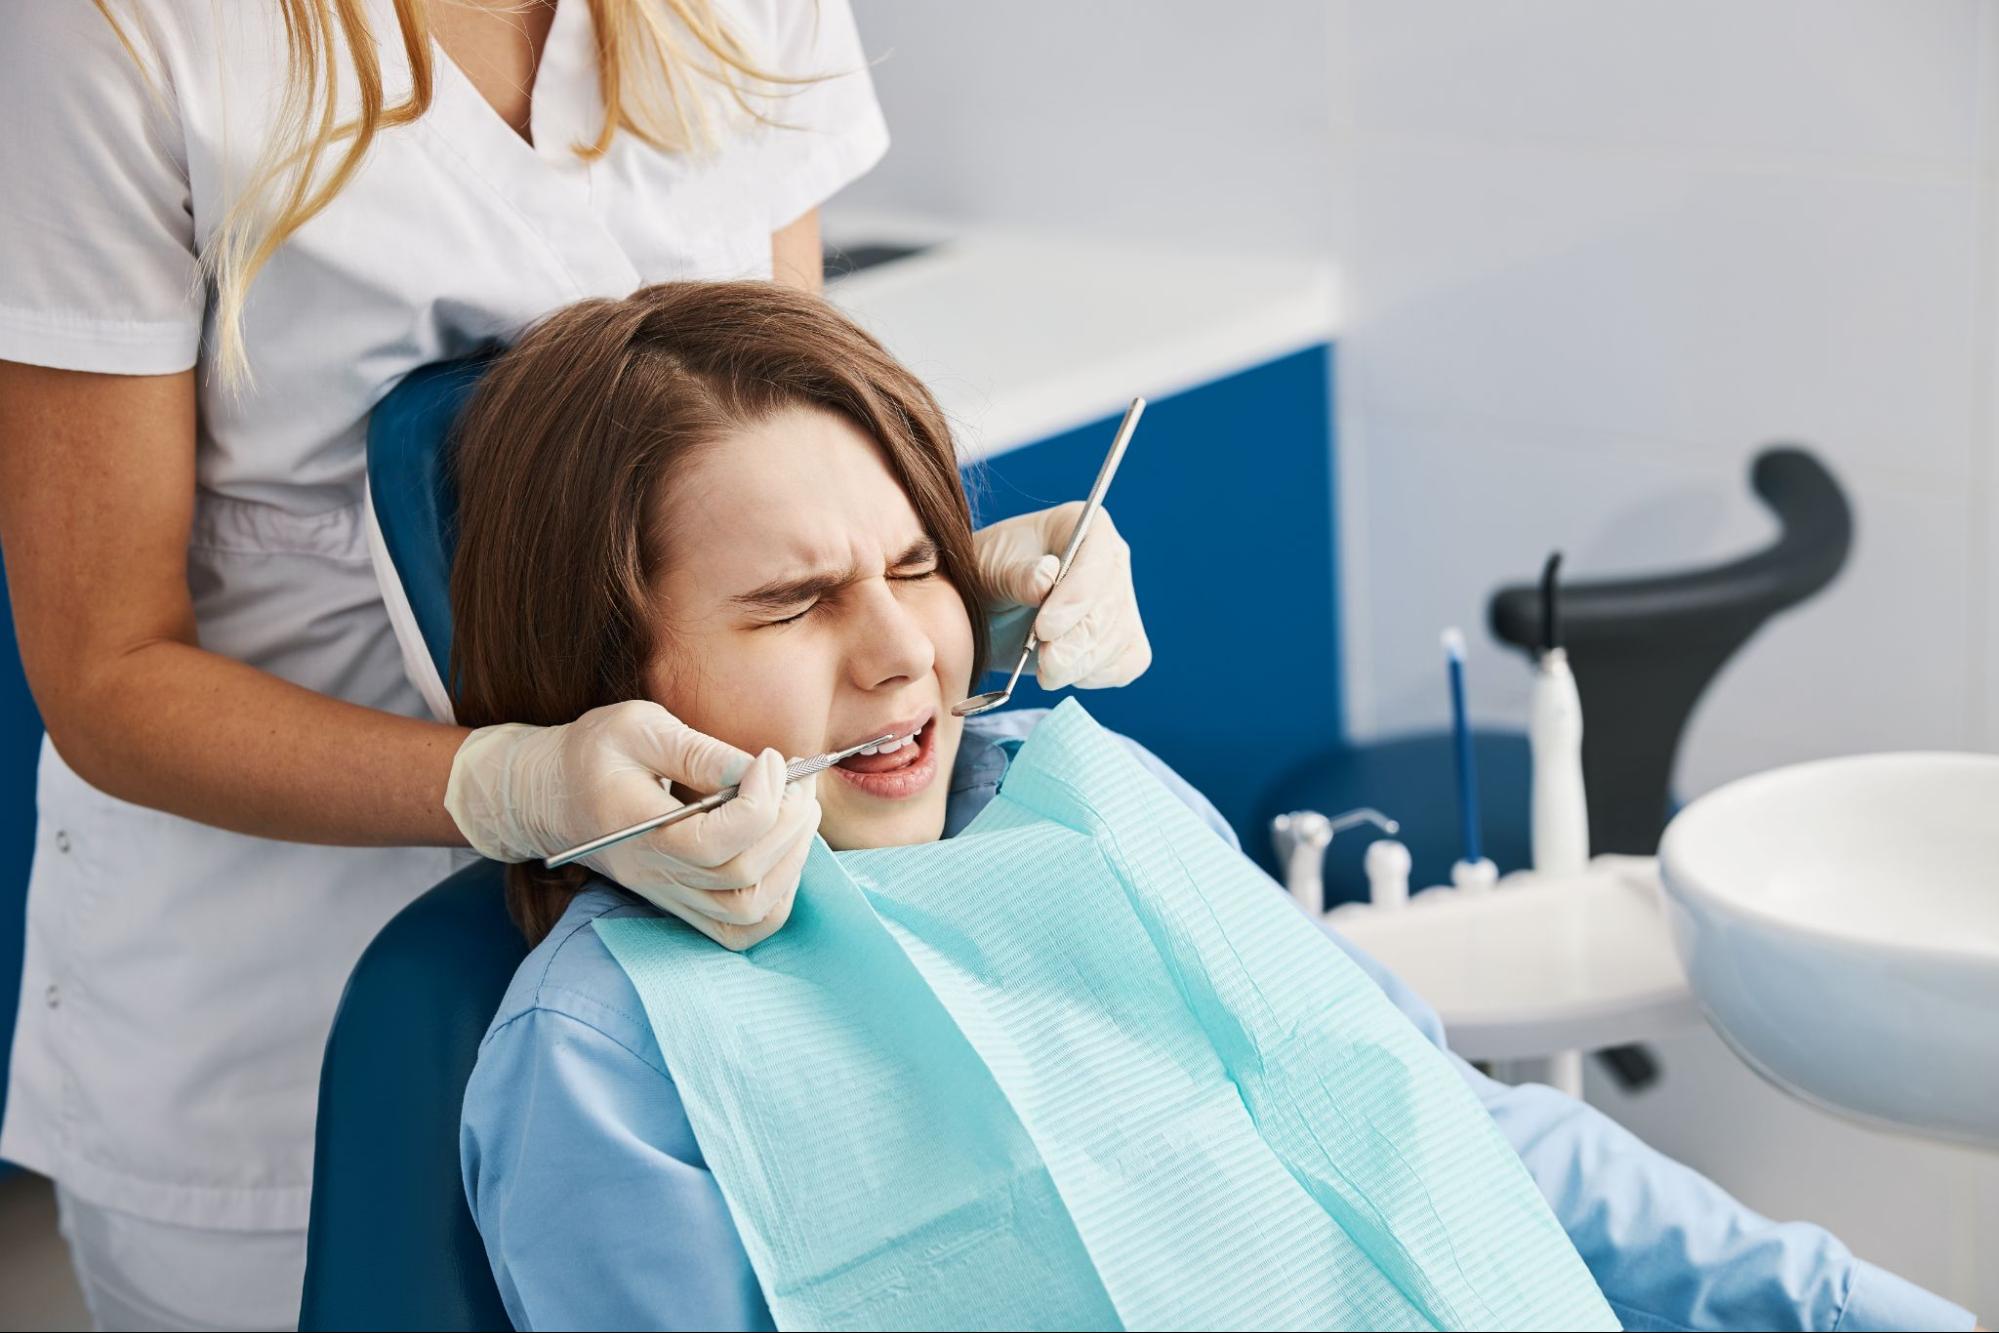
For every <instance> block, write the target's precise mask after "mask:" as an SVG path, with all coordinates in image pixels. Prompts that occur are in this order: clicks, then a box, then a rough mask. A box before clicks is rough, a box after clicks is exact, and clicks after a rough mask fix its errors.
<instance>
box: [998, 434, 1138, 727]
mask: <svg viewBox="0 0 1999 1333" xmlns="http://www.w3.org/2000/svg"><path fill="white" fill-rule="evenodd" d="M1144 414H1145V400H1144V399H1143V398H1134V399H1132V400H1131V406H1130V407H1127V408H1126V409H1125V410H1124V420H1123V421H1121V422H1119V423H1118V428H1117V438H1116V439H1114V440H1112V441H1111V450H1110V452H1109V453H1107V454H1105V455H1104V462H1103V466H1101V467H1099V468H1098V469H1097V479H1096V481H1094V482H1092V483H1091V485H1090V495H1089V498H1088V499H1087V500H1085V501H1083V515H1082V517H1081V518H1079V519H1077V520H1076V526H1075V529H1074V530H1073V531H1071V532H1070V533H1069V544H1068V545H1067V546H1065V547H1063V548H1062V563H1061V564H1059V565H1057V566H1056V568H1055V581H1054V582H1053V583H1051V584H1049V585H1048V592H1047V594H1046V596H1044V597H1043V598H1042V601H1044V602H1046V601H1047V600H1048V598H1049V597H1053V596H1054V595H1055V590H1056V589H1057V588H1059V587H1061V586H1062V580H1063V578H1064V577H1065V576H1066V575H1067V574H1068V573H1069V566H1070V565H1072V564H1074V563H1075V562H1076V552H1078V551H1080V550H1082V549H1083V538H1085V537H1087V536H1088V535H1089V533H1090V520H1091V519H1093V518H1095V517H1096V516H1097V511H1098V510H1099V509H1101V508H1103V507H1104V493H1105V492H1106V491H1108V490H1110V488H1111V478H1112V477H1115V476H1116V475H1117V469H1118V464H1119V463H1122V462H1123V461H1124V451H1125V449H1126V448H1127V447H1129V446H1130V444H1131V437H1132V434H1133V433H1134V432H1135V431H1137V430H1138V419H1139V417H1141V416H1143V415H1144ZM1040 642H1041V641H1040V640H1039V639H1037V638H1036V637H1035V636H1034V631H1033V629H1032V628H1030V629H1029V630H1028V631H1027V642H1026V643H1024V644H1022V645H1021V649H1020V660H1019V661H1018V662H1015V663H1014V664H1013V674H1012V675H1011V676H1008V677H1007V678H1006V688H1005V689H1004V690H1001V691H999V693H1001V694H1002V695H1007V696H1011V695H1012V694H1013V687H1014V686H1016V685H1018V684H1019V683H1020V673H1021V672H1023V671H1025V670H1026V669H1027V659H1028V658H1029V657H1032V656H1033V655H1034V650H1035V648H1036V647H1037V646H1039V644H1040Z"/></svg>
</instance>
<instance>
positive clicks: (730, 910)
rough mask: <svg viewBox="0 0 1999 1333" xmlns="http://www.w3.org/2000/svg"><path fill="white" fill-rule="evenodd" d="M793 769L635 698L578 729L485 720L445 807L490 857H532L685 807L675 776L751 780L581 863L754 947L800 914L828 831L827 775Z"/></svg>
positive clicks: (705, 781)
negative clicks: (822, 778) (806, 880)
mask: <svg viewBox="0 0 1999 1333" xmlns="http://www.w3.org/2000/svg"><path fill="white" fill-rule="evenodd" d="M784 766H785V759H784V756H783V755H781V754H779V753H778V752H777V751H776V750H765V751H764V752H763V753H762V754H760V755H757V756H755V757H754V758H752V757H751V756H750V755H749V754H747V753H745V752H744V751H742V750H738V749H737V748H736V747H735V746H733V745H728V744H725V743H723V742H721V741H718V740H716V739H715V738H714V737H712V736H705V735H703V734H702V733H700V732H698V731H696V730H694V729H693V728H692V727H690V726H688V725H687V724H686V723H684V722H682V721H681V720H680V719H679V718H677V717H675V716H674V715H673V714H671V713H669V712H667V711H666V709H664V708H661V707H660V706H659V705H658V704H655V703H648V702H644V701H633V702H631V703H621V704H611V705H608V706H607V707H604V708H595V709H592V710H591V711H590V712H587V713H585V714H584V715H583V716H582V717H580V718H578V719H577V720H576V721H574V722H571V723H569V724H567V725H566V726H560V727H531V726H525V725H522V724H519V723H509V724H506V725H502V726H496V727H481V728H479V729H478V730H477V731H474V732H473V733H472V734H471V735H470V736H468V737H466V738H465V741H464V743H463V744H462V745H460V746H459V747H458V754H457V757H456V758H454V759H453V760H452V763H451V780H450V782H449V783H448V784H447V785H446V787H445V793H444V806H445V809H446V810H448V811H450V813H451V817H452V819H454V820H456V821H457V823H458V827H459V829H460V830H461V831H462V832H463V833H464V834H465V840H466V841H467V842H469V843H471V844H472V846H473V848H474V849H476V850H477V851H478V852H479V854H480V855H482V856H489V857H492V858H493V859H494V860H496V861H530V860H540V859H542V858H544V857H548V856H553V855H555V854H556V853H557V852H559V851H561V850H562V849H564V848H565V847H573V846H575V845H576V844H577V843H579V842H587V841H589V840H590V839H591V838H594V837H597V836H598V835H599V834H603V833H608V832H610V831H611V830H612V829H617V828H623V827H625V826H626V825H628V824H636V823H638V822H639V821H640V820H642V819H648V818H650V817H652V816H653V815H660V814H665V813H666V812H667V811H669V810H673V809H676V808H678V807H679V806H680V805H682V804H684V802H682V801H680V800H678V799H677V798H675V797H674V796H673V795H672V794H671V793H670V792H669V791H668V790H667V785H666V784H667V782H668V780H671V781H674V782H678V783H681V784H682V785H683V786H685V787H688V788H691V789H692V790H694V791H698V792H713V791H720V790H721V789H722V788H723V787H726V786H728V785H729V784H730V783H732V782H740V783H741V784H742V793H741V794H740V795H739V796H737V797H736V799H735V800H733V801H730V802H728V803H727V804H725V805H723V806H721V807H720V808H719V809H715V810H711V811H709V812H708V813H707V814H702V815H695V816H694V817H693V818H691V819H684V820H682V821H681V822H680V823H678V824H675V825H673V826H671V827H670V828H663V829H654V830H653V831H652V832H650V833H643V834H640V835H639V836H638V837H636V838H628V839H626V840H625V841H624V842H621V843H618V844H617V845H616V846H612V847H607V848H605V849H604V850H603V851H601V852H598V853H597V854H596V855H594V856H591V857H587V858H585V859H584V861H583V863H582V864H584V865H587V866H589V867H590V868H591V869H593V870H595V871H597V872H598V873H599V874H602V875H604V876H605V877H607V878H609V879H611V880H614V881H616V882H617V883H619V884H621V885H623V886H624V887H625V888H627V889H630V890H631V891H632V892H633V893H636V894H638V895H639V896H640V897H642V898H644V899H645V900H646V901H647V902H650V903H651V904H653V905H654V906H655V907H658V908H659V909H660V910H661V911H664V912H671V913H672V914H673V915H674V916H677V917H679V918H680V919H681V920H682V921H685V922H687V923H688V924H689V925H691V926H693V927H694V928H695V929H696V930H699V931H700V932H701V933H702V934H704V935H706V936H708V937H709V938H710V939H712V940H714V941H715V942H716V943H718V944H721V945H724V946H726V947H727V948H730V949H747V948H748V947H749V946H750V945H752V944H755V943H756V942H757V941H758V940H761V939H763V938H765V937H766V936H768V935H771V934H773V933H775V932H776V931H777V929H778V928H779V927H780V926H782V925H783V924H784V923H785V921H786V920H787V919H788V918H789V917H790V915H791V903H792V899H793V897H794V896H795V895H796V894H797V892H798V876H799V874H800V872H801V871H802V870H803V869H804V868H805V856H806V853H807V852H809V851H810V850H811V847H812V835H813V834H814V833H815V832H816V831H817V830H818V828H819V801H818V799H817V792H818V786H817V783H818V779H817V775H816V774H815V775H814V776H813V777H809V778H803V779H801V780H800V781H798V782H795V783H792V784H790V785H789V786H786V785H785V781H784Z"/></svg>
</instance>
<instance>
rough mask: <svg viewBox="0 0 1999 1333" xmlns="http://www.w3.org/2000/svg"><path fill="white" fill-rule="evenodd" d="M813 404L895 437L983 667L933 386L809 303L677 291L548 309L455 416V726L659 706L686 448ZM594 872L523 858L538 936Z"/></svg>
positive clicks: (655, 290) (527, 903)
mask: <svg viewBox="0 0 1999 1333" xmlns="http://www.w3.org/2000/svg"><path fill="white" fill-rule="evenodd" d="M801 406H803V407H816V408H822V409H825V410H828V411H832V412H838V413H840V414H841V415H843V416H845V417H846V418H847V419H848V420H850V421H852V422H853V423H854V424H855V425H856V426H858V427H860V429H861V430H863V431H864V432H866V433H867V435H868V436H869V437H870V438H872V439H873V440H875V442H876V443H877V444H879V445H880V447H881V450H882V454H883V456H884V457H885V459H886V461H887V463H888V467H889V470H890V472H891V473H893V474H894V476H895V478H896V480H897V481H898V482H899V483H900V484H901V486H902V489H903V491H904V492H905V493H906V494H907V495H908V496H909V500H910V504H911V505H912V506H913V507H914V508H915V510H916V514H917V517H918V518H919V519H920V520H921V521H922V523H923V527H924V531H925V534H926V535H927V536H928V537H929V538H930V539H931V540H932V541H934V542H936V543H937V548H938V565H939V568H940V569H941V570H942V571H943V573H944V575H945V577H946V578H947V579H949V580H950V582H951V583H952V585H953V586H954V587H956V588H957V590H958V594H959V596H960V597H962V598H963V599H964V601H965V611H966V614H967V615H968V616H969V617H970V618H971V622H972V647H973V657H972V660H973V661H974V662H975V663H977V664H979V665H980V668H981V669H982V668H983V664H984V663H985V661H986V658H987V655H988V652H989V643H988V638H987V630H986V622H985V612H984V611H983V610H982V609H981V606H980V603H981V601H982V600H983V594H984V591H985V590H984V589H983V587H982V586H981V584H980V582H979V577H978V565H977V562H976V560H975V559H974V557H973V551H972V518H971V510H970V506H969V504H968V503H967V501H966V498H965V489H964V486H963V484H962V482H961V480H960V478H959V475H958V466H957V457H956V453H955V451H954V449H953V448H952V443H951V434H950V430H949V427H948V425H947V424H946V421H945V418H944V414H943V413H942V412H941V411H940V410H939V409H938V406H937V403H936V401H935V400H934V399H932V398H931V396H930V393H929V391H928V390H926V389H925V388H924V387H923V385H922V384H921V383H920V382H919V381H918V380H917V379H916V377H915V376H914V375H912V374H910V373H909V371H908V370H906V369H904V368H903V366H902V365H901V363H899V362H898V361H896V359H895V358H894V357H892V356H890V355H889V354H888V352H887V351H886V350H884V349H883V347H882V346H881V344H880V343H878V342H876V341H875V340H874V339H873V338H871V337H869V336H868V334H866V333H865V332H863V331H862V330H861V329H860V328H859V327H858V326H856V325H855V324H854V323H853V322H852V321H851V320H849V319H848V318H847V317H846V316H844V315H842V314H841V313H839V312H838V311H837V310H835V309H834V308H833V307H832V306H831V305H829V304H827V303H826V302H825V301H823V300H821V299H820V298H818V297H816V296H810V295H807V294H805V293H803V292H799V291H796V290H794V289H792V288H789V287H783V286H779V285H776V284H773V283H767V282H727V283H667V284H664V285H662V286H657V287H647V288H644V289H642V290H640V291H638V292H635V293H634V294H632V295H631V296H628V297H626V298H624V299H623V300H591V301H584V302H581V303H579V304H577V305H573V306H569V307H567V308H566V309H563V310H561V311H559V312H557V313H556V314H554V315H552V316H550V317H549V318H548V319H547V320H545V321H544V322H542V323H541V324H540V325H538V326H537V327H536V328H535V329H534V330H533V331H531V332H530V333H528V334H527V336H526V337H524V338H522V339H521V340H520V342H519V343H518V344H516V345H515V346H514V347H513V348H511V349H510V350H508V351H507V352H505V353H503V354H502V355H501V356H500V357H499V358H498V359H497V360H496V361H495V362H494V364H493V365H492V367H491V368H490V369H489V370H488V371H487V372H486V374H485V377H484V380H483V381H482V382H481V384H480V386H479V388H478V390H477V392H476V393H475V394H474V396H473V399H472V402H471V403H470V405H469V406H468V407H467V409H466V411H465V413H464V415H463V417H462V419H461V420H460V422H459V425H458V429H457V433H456V441H457V443H456V454H455V459H454V465H455V468H456V471H457V479H458V493H459V510H458V544H457V557H456V560H455V562H454V563H453V566H452V570H451V607H452V620H453V626H454V628H453V637H452V646H451V677H452V681H451V684H452V691H453V700H454V706H455V710H456V714H457V720H458V721H459V722H461V723H463V724H465V725H467V726H474V727H477V726H485V725H487V724H490V723H496V722H528V723H536V724H540V725H544V726H546V725H554V724H558V723H564V722H570V721H573V720H574V719H575V718H576V717H578V716H579V715H580V714H582V713H584V712H586V711H588V710H589V709H592V708H595V707H598V706H599V705H602V704H608V703H616V702H620V701H622V700H626V699H637V698H643V697H645V691H646V667H647V665H648V663H650V662H651V661H652V660H653V657H654V656H655V653H656V651H657V650H658V649H659V648H660V647H661V645H660V644H659V643H658V642H657V640H656V637H655V636H656V626H655V622H656V619H657V615H656V612H657V608H658V598H657V594H656V593H655V591H654V588H655V584H656V581H657V578H658V575H659V574H660V572H661V571H662V569H663V568H664V567H665V564H666V557H667V553H668V551H669V550H670V548H671V546H672V544H673V543H674V542H676V541H692V540H698V538H696V537H694V536H693V535H692V534H683V533H669V532H664V531H661V530H660V528H661V514H662V512H663V509H664V506H662V505H661V504H660V503H659V497H660V495H661V493H662V487H663V486H666V485H668V484H670V483H671V479H672V476H673V473H674V470H675V468H676V467H677V466H678V465H679V464H680V463H681V461H682V460H683V459H685V458H686V457H687V456H688V455H689V453H690V452H691V451H693V450H695V449H700V448H707V447H715V446H718V445H720V444H722V443H723V442H724V441H725V440H726V439H727V438H728V437H729V436H730V435H731V434H733V433H734V432H736V431H738V430H740V429H742V428H744V427H746V426H749V425H751V424H754V423H756V422H758V421H761V420H764V419H766V418H768V417H769V416H770V415H771V414H773V413H775V412H779V411H782V410H785V409H787V408H793V407H801ZM975 678H976V676H975ZM585 877H586V872H584V871H583V869H582V867H580V866H575V867H566V868H564V869H562V870H555V871H551V870H547V869H545V868H543V867H542V866H541V865H540V864H539V863H536V862H528V863H524V864H519V865H512V866H509V867H508V868H507V910H508V911H509V912H510V913H511V914H512V916H513V918H514V921H515V923H516V924H517V925H519V926H520V928H521V930H522V933H524V934H525V935H527V937H528V939H529V940H530V941H538V940H540V939H541V937H542V936H543V935H546V934H547V933H548V931H549V929H550V928H551V927H552V926H553V925H554V924H555V921H556V918H557V917H559V916H560V915H561V914H562V911H563V909H564V908H565V907H567V906H568V904H569V899H570V898H571V897H572V896H574V894H575V893H576V891H577V890H578V889H579V888H580V887H581V886H582V883H583V881H584V879H585Z"/></svg>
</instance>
